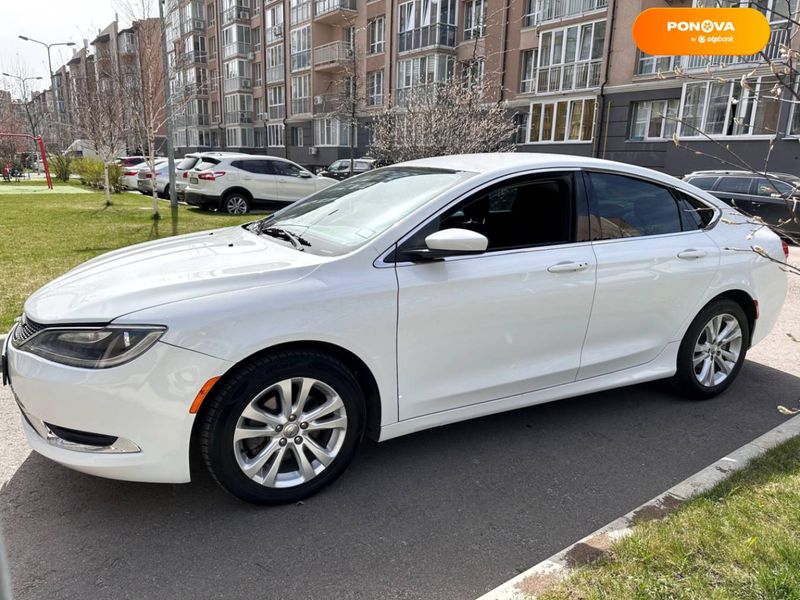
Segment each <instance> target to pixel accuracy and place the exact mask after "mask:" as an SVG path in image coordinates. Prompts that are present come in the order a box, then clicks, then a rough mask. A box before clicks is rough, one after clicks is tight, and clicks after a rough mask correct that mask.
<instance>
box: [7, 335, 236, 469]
mask: <svg viewBox="0 0 800 600" xmlns="http://www.w3.org/2000/svg"><path fill="white" fill-rule="evenodd" d="M6 361H7V369H8V374H9V376H10V379H11V387H12V390H13V393H14V397H15V398H16V400H17V402H18V403H19V405H20V409H21V410H22V412H23V417H22V429H23V431H24V433H25V435H26V437H27V439H28V443H29V444H30V446H31V447H32V448H33V449H34V450H36V451H37V452H38V453H39V454H42V455H43V456H45V457H47V458H50V459H52V460H54V461H56V462H58V463H60V464H62V465H64V466H66V467H70V468H72V469H75V470H77V471H82V472H84V473H89V474H91V475H99V476H101V477H108V478H111V479H124V480H128V481H149V482H163V483H185V482H187V481H189V480H190V476H189V445H190V441H191V432H192V425H193V423H194V418H195V415H193V414H190V413H189V407H190V405H191V403H192V401H193V400H194V398H195V396H196V394H197V392H198V391H199V390H200V388H201V387H202V386H203V384H204V383H205V382H206V381H208V380H209V379H210V378H212V377H215V376H217V375H222V374H223V373H224V372H225V371H226V370H227V369H228V368H229V367H230V366H231V365H230V363H229V362H227V361H224V360H220V359H217V358H212V357H210V356H207V355H205V354H199V353H197V352H192V351H190V350H184V349H182V348H177V347H175V346H171V345H169V344H165V343H162V342H158V343H156V344H155V345H154V346H153V347H152V348H151V349H149V350H148V351H147V352H145V353H144V354H143V355H142V356H140V357H138V358H136V359H134V360H133V361H131V362H130V363H127V364H124V365H120V366H118V367H113V368H110V369H96V370H95V369H78V368H74V367H68V366H65V365H60V364H56V363H53V362H50V361H47V360H44V359H42V358H40V357H38V356H34V355H32V354H29V353H27V352H22V351H20V350H17V349H16V348H14V347H13V346H12V345H11V344H8V345H7V349H6ZM48 424H49V425H48ZM50 427H53V429H51V428H50ZM63 430H75V431H78V432H93V433H94V434H101V435H102V436H112V437H113V438H116V440H115V441H114V442H113V443H111V444H109V445H105V446H92V445H87V444H79V443H75V442H74V441H69V440H65V439H63V438H62V437H59V435H58V432H60V431H63Z"/></svg>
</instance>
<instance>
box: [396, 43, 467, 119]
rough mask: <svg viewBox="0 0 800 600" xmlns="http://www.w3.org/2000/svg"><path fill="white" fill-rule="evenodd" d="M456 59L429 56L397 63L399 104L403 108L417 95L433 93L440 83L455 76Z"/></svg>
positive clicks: (440, 55)
mask: <svg viewBox="0 0 800 600" xmlns="http://www.w3.org/2000/svg"><path fill="white" fill-rule="evenodd" d="M454 66H455V58H454V57H452V56H446V55H443V54H428V55H425V56H418V57H416V58H407V59H405V60H401V61H398V63H397V103H398V104H400V105H401V106H402V105H403V104H404V103H405V102H407V100H408V99H409V98H410V97H411V96H412V95H413V94H417V93H432V92H433V90H434V86H435V85H436V83H438V82H443V81H449V80H450V78H451V77H452V76H453V68H454Z"/></svg>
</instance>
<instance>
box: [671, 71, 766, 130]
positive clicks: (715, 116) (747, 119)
mask: <svg viewBox="0 0 800 600" xmlns="http://www.w3.org/2000/svg"><path fill="white" fill-rule="evenodd" d="M749 85H750V86H751V88H752V89H746V88H743V87H742V84H741V81H739V80H737V81H716V80H715V81H698V82H690V83H685V84H684V85H683V94H682V96H681V112H680V118H679V127H678V133H679V135H680V137H682V138H688V137H704V136H706V135H707V136H739V135H742V136H751V135H763V136H769V135H775V134H776V133H777V130H778V116H779V113H780V104H781V102H780V100H778V99H776V98H772V97H770V95H769V93H770V91H771V90H772V88H773V86H774V85H775V80H774V79H770V78H768V77H763V78H762V77H757V78H754V79H751V80H750V81H749Z"/></svg>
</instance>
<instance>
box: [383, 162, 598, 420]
mask: <svg viewBox="0 0 800 600" xmlns="http://www.w3.org/2000/svg"><path fill="white" fill-rule="evenodd" d="M576 173H577V172H559V173H547V174H537V175H528V176H524V177H515V178H512V179H509V180H506V181H504V182H502V183H498V184H495V185H493V186H491V187H490V188H488V189H486V190H484V191H481V192H477V193H474V194H471V195H470V196H469V197H468V198H466V199H463V200H461V201H460V202H458V203H457V204H456V205H455V206H453V207H452V208H449V209H447V210H446V211H444V212H442V213H441V214H440V215H437V216H436V217H434V218H433V219H432V220H431V221H429V222H428V223H427V224H425V225H424V226H422V227H421V229H419V230H418V231H417V232H415V233H413V234H412V235H411V236H410V237H409V238H408V239H406V240H405V241H403V242H402V243H401V245H400V247H399V249H398V253H397V257H398V258H397V260H398V261H399V262H397V264H396V271H397V280H398V286H399V292H398V334H397V368H398V388H399V389H398V391H399V394H400V401H399V414H400V418H401V419H409V418H413V417H418V416H421V415H426V414H430V413H435V412H439V411H444V410H450V409H455V408H459V407H462V406H467V405H470V404H475V403H479V402H485V401H489V400H497V399H500V398H506V397H509V396H513V395H516V394H521V393H525V392H530V391H534V390H538V389H542V388H546V387H550V386H555V385H560V384H564V383H569V382H571V381H573V380H574V379H575V376H576V374H577V371H578V367H579V362H580V351H581V344H582V343H583V338H584V336H585V334H586V328H587V325H588V322H589V314H590V310H591V304H592V296H593V294H594V285H595V260H594V253H593V252H592V249H591V244H590V242H589V240H588V239H582V237H581V236H582V235H583V233H582V232H583V230H584V229H585V228H584V227H578V222H579V221H581V220H583V219H585V216H586V212H587V211H588V208H587V209H586V210H582V209H581V206H586V204H585V198H584V196H583V192H582V186H581V185H580V181H577V182H576V179H575V174H576ZM579 217H580V218H579ZM450 228H466V229H471V230H474V231H477V232H478V233H481V234H483V235H485V236H486V237H487V238H488V240H489V247H488V250H487V252H485V253H484V254H481V255H477V256H467V257H464V256H461V257H449V258H445V259H443V260H437V261H434V262H409V261H406V260H405V259H404V256H405V255H404V254H403V252H404V251H405V250H407V249H409V248H415V247H424V243H425V242H424V240H425V237H427V236H428V235H430V234H431V233H433V232H435V231H438V230H442V229H450Z"/></svg>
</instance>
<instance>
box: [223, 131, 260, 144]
mask: <svg viewBox="0 0 800 600" xmlns="http://www.w3.org/2000/svg"><path fill="white" fill-rule="evenodd" d="M225 142H226V144H227V145H228V147H230V148H244V147H247V148H252V147H253V144H254V140H253V128H252V127H228V128H227V129H226V130H225Z"/></svg>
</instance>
